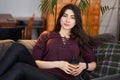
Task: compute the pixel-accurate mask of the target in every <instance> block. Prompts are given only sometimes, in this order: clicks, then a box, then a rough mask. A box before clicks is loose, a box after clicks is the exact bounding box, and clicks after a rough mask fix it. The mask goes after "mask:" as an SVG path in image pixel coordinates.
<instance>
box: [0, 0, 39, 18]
mask: <svg viewBox="0 0 120 80" xmlns="http://www.w3.org/2000/svg"><path fill="white" fill-rule="evenodd" d="M39 2H40V1H39V0H1V1H0V13H11V14H12V15H13V16H14V17H29V16H31V15H32V14H33V13H35V14H36V16H37V17H39V16H40V11H39V9H38V5H39Z"/></svg>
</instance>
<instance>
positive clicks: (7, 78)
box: [0, 43, 63, 80]
mask: <svg viewBox="0 0 120 80" xmlns="http://www.w3.org/2000/svg"><path fill="white" fill-rule="evenodd" d="M0 80H63V79H61V78H60V77H57V76H55V75H52V74H49V73H45V72H42V71H40V70H39V69H38V68H37V65H36V64H35V61H34V59H33V57H32V55H31V54H30V53H29V51H28V50H27V48H26V47H25V46H23V45H22V44H20V43H13V44H12V46H11V47H10V48H9V49H8V50H7V51H6V53H5V55H4V56H3V58H2V59H1V61H0Z"/></svg>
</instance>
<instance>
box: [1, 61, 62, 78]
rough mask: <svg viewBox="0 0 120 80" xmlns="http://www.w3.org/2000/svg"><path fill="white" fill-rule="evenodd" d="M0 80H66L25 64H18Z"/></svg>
mask: <svg viewBox="0 0 120 80" xmlns="http://www.w3.org/2000/svg"><path fill="white" fill-rule="evenodd" d="M0 80H64V79H61V78H60V77H59V78H58V77H56V76H54V75H52V74H49V73H45V72H43V71H40V70H39V69H38V68H36V67H34V66H31V65H29V64H25V63H16V64H15V65H14V66H13V67H12V68H11V69H10V70H9V71H8V72H6V73H5V74H4V75H3V76H1V77H0Z"/></svg>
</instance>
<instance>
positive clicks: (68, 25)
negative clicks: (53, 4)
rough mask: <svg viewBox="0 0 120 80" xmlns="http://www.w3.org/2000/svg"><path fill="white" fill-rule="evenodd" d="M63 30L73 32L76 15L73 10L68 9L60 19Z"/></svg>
mask: <svg viewBox="0 0 120 80" xmlns="http://www.w3.org/2000/svg"><path fill="white" fill-rule="evenodd" d="M60 23H61V28H62V29H66V30H71V29H72V28H73V27H74V26H75V24H76V21H75V14H74V12H73V11H72V10H71V9H67V10H66V11H65V13H64V14H63V16H62V17H61V19H60Z"/></svg>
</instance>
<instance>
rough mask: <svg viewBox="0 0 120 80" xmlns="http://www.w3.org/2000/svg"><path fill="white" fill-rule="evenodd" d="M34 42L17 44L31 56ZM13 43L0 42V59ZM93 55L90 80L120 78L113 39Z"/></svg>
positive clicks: (119, 61) (117, 50)
mask: <svg viewBox="0 0 120 80" xmlns="http://www.w3.org/2000/svg"><path fill="white" fill-rule="evenodd" d="M100 37H101V36H100ZM102 37H103V36H102ZM109 38H112V37H109ZM110 40H111V39H110ZM36 41H37V40H18V41H17V42H18V43H21V44H23V45H25V46H26V47H27V49H28V50H29V52H30V53H31V54H32V49H33V47H34V45H35V43H36ZM15 42H16V41H13V40H0V59H1V58H2V57H3V56H4V53H5V51H6V50H7V49H8V48H9V47H10V46H11V45H12V44H13V43H15ZM94 54H95V56H96V57H97V68H96V69H95V70H94V71H93V72H91V73H90V77H91V78H92V80H118V78H120V44H119V43H117V42H114V39H113V40H111V41H109V42H106V41H105V42H104V43H103V44H101V45H100V46H98V47H96V48H94Z"/></svg>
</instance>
